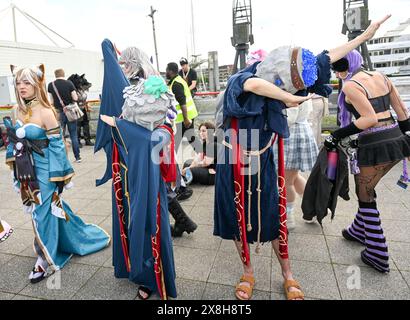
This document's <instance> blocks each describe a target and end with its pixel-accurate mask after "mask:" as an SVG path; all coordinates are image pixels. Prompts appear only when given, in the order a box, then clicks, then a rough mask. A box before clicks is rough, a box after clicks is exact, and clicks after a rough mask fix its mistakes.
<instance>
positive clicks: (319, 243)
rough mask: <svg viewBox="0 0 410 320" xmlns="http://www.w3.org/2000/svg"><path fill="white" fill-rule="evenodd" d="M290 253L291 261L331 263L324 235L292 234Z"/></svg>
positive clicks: (290, 236)
mask: <svg viewBox="0 0 410 320" xmlns="http://www.w3.org/2000/svg"><path fill="white" fill-rule="evenodd" d="M289 253H290V258H291V260H294V259H296V260H305V261H313V262H329V263H330V256H329V252H328V250H327V246H326V242H325V238H324V236H322V235H310V234H297V233H292V234H290V235H289Z"/></svg>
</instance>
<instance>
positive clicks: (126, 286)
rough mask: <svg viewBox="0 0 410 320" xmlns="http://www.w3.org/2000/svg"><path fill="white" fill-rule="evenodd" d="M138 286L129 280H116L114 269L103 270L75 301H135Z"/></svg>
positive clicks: (99, 271) (89, 282)
mask: <svg viewBox="0 0 410 320" xmlns="http://www.w3.org/2000/svg"><path fill="white" fill-rule="evenodd" d="M137 288H138V287H137V285H136V284H135V283H132V282H130V281H129V280H128V279H116V278H115V277H114V272H113V269H111V268H101V269H100V270H98V272H97V273H96V274H94V275H93V277H92V278H91V279H89V280H88V282H87V283H86V284H85V285H84V286H83V287H82V288H81V289H80V290H79V291H78V292H77V293H76V294H75V296H74V297H73V299H74V300H134V299H135V298H136V296H137Z"/></svg>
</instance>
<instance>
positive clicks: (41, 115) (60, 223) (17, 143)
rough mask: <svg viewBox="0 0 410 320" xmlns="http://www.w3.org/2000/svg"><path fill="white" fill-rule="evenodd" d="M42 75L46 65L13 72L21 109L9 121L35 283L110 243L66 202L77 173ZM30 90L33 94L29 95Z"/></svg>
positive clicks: (10, 158)
mask: <svg viewBox="0 0 410 320" xmlns="http://www.w3.org/2000/svg"><path fill="white" fill-rule="evenodd" d="M12 70H13V71H15V68H14V67H13V68H12ZM43 75H44V67H43V66H40V67H39V68H36V69H28V68H27V69H21V70H18V71H16V72H15V73H14V76H15V86H16V95H17V97H18V103H19V106H18V108H17V112H14V117H15V119H14V123H13V121H12V120H11V119H10V118H5V119H4V122H5V126H6V128H7V131H8V135H9V140H10V144H9V145H8V147H7V155H6V162H7V163H8V164H9V165H10V166H11V168H13V169H14V177H13V178H14V186H15V188H16V190H17V191H18V192H19V193H20V195H21V198H22V201H23V207H24V211H25V213H27V214H30V215H31V217H32V223H33V229H34V236H35V240H34V248H35V252H36V254H37V255H38V260H37V263H36V265H35V267H34V269H33V271H32V272H31V274H30V280H31V282H32V283H37V282H39V281H41V280H42V279H44V278H45V277H46V276H47V275H48V274H50V273H52V272H54V271H57V270H60V269H62V268H63V267H64V266H65V265H66V264H67V263H68V262H69V260H70V258H71V257H72V256H73V255H74V254H76V255H80V256H85V255H88V254H91V253H94V252H97V251H99V250H101V249H104V248H105V247H107V246H108V245H109V243H110V236H109V235H108V234H107V233H106V232H105V231H104V230H102V229H101V228H99V227H97V226H95V225H91V224H85V223H84V222H83V221H82V220H81V219H80V218H79V217H78V216H76V215H75V214H74V212H73V211H72V210H71V208H70V207H69V206H68V204H67V203H66V202H64V201H63V199H62V197H61V195H62V192H63V190H64V189H65V188H67V189H68V188H69V187H70V186H72V184H71V183H70V181H71V178H72V177H73V176H74V170H73V168H72V167H71V164H70V162H69V161H68V158H67V154H66V150H65V145H64V142H63V139H62V134H61V129H60V128H59V127H56V125H57V126H58V123H57V120H56V118H55V116H54V113H53V111H52V108H51V106H50V105H49V104H48V101H47V95H46V93H45V92H43V91H44V89H43V87H44V77H43ZM30 90H32V92H33V93H34V95H33V96H31V97H30V96H26V95H27V92H30ZM23 116H24V120H22V117H23ZM50 125H52V126H53V129H50ZM30 159H31V160H30ZM25 160H27V161H25ZM27 173H28V174H27Z"/></svg>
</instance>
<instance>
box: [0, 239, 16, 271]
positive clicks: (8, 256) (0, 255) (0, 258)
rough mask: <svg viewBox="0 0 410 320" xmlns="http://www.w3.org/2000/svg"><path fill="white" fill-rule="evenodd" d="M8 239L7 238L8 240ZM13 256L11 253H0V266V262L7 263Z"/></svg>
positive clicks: (0, 263)
mask: <svg viewBox="0 0 410 320" xmlns="http://www.w3.org/2000/svg"><path fill="white" fill-rule="evenodd" d="M10 239H11V238H10ZM10 239H9V240H10ZM3 245H5V243H3ZM14 257H15V256H14V255H11V254H4V253H0V266H1V265H2V264H5V263H7V262H8V261H10V260H11V259H13V258H14Z"/></svg>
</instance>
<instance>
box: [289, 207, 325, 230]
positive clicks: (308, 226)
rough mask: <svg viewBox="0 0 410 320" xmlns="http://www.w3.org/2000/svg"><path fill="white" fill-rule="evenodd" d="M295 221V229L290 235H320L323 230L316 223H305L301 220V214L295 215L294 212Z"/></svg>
mask: <svg viewBox="0 0 410 320" xmlns="http://www.w3.org/2000/svg"><path fill="white" fill-rule="evenodd" d="M295 220H296V228H295V229H294V230H292V231H290V234H293V233H296V234H314V235H322V234H323V230H322V227H321V226H320V224H319V223H318V222H317V221H316V220H315V221H316V222H314V223H306V222H305V221H304V220H303V216H302V214H297V212H295Z"/></svg>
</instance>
